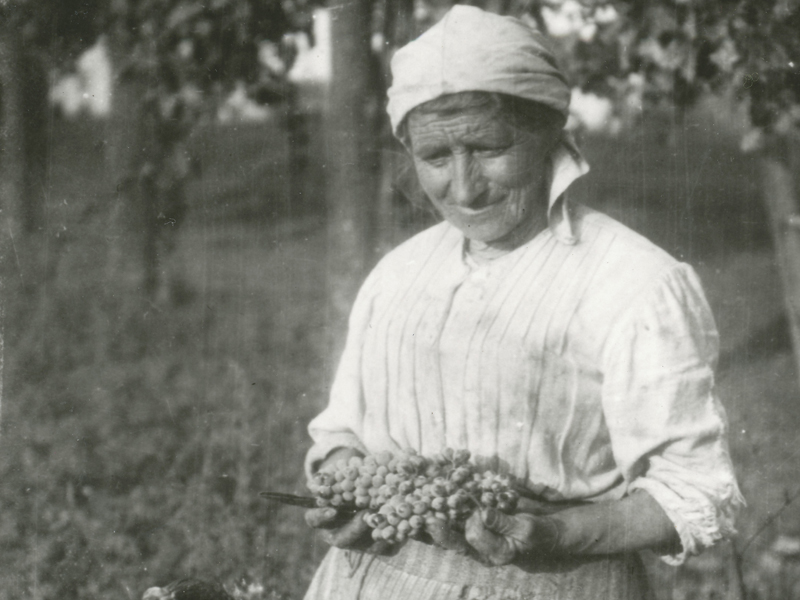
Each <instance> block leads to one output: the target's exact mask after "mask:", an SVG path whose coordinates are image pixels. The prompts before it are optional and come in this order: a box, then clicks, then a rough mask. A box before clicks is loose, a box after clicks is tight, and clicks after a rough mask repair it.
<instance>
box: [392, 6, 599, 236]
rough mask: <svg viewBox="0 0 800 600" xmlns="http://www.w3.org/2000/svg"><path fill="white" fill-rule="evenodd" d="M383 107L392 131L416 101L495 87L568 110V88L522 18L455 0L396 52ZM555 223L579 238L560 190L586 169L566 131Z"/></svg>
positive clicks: (557, 173) (556, 229) (542, 41)
mask: <svg viewBox="0 0 800 600" xmlns="http://www.w3.org/2000/svg"><path fill="white" fill-rule="evenodd" d="M391 68H392V85H391V87H390V88H389V92H388V95H389V103H388V106H387V108H386V110H387V112H388V113H389V118H390V120H391V122H392V130H393V131H394V133H395V134H397V132H398V127H399V126H400V124H401V123H402V122H403V120H404V119H405V117H406V116H407V115H408V113H409V112H411V111H412V110H413V109H414V108H416V107H417V106H419V105H421V104H424V103H425V102H428V101H430V100H435V99H436V98H438V97H439V96H443V95H446V94H456V93H458V92H475V91H482V92H496V93H501V94H508V95H510V96H517V97H520V98H524V99H526V100H531V101H533V102H538V103H540V104H544V105H545V106H548V107H550V108H552V109H555V110H556V111H558V112H560V113H561V114H562V115H564V117H565V118H566V117H567V116H568V114H569V101H570V88H569V85H568V84H567V81H566V79H565V77H564V75H563V74H562V73H561V71H560V70H559V69H558V66H557V64H556V60H555V57H554V56H553V53H552V51H551V50H550V48H549V47H548V42H547V40H546V38H545V37H544V36H543V35H542V34H541V33H539V32H538V31H536V30H534V29H532V28H531V27H529V26H528V25H526V24H525V23H523V22H522V21H520V20H519V19H515V18H513V17H504V16H500V15H496V14H493V13H488V12H485V11H483V10H481V9H479V8H476V7H474V6H463V5H456V6H454V7H453V8H451V9H450V10H449V11H448V12H447V14H446V15H445V16H444V17H443V18H442V19H441V20H440V21H439V22H438V23H437V24H436V25H434V26H433V27H431V28H430V29H429V30H428V31H426V32H425V33H423V34H422V35H421V36H420V37H418V38H417V39H416V40H414V41H412V42H410V43H409V44H407V45H405V46H404V47H402V48H400V49H399V50H398V51H397V52H396V53H395V55H394V57H392V62H391ZM551 163H552V172H551V180H550V181H551V184H550V198H549V212H548V214H549V219H550V228H551V230H552V231H553V233H554V234H555V235H556V236H557V237H558V238H559V239H560V240H562V241H563V242H565V243H574V242H575V241H576V238H575V235H574V232H573V230H572V224H571V221H570V213H569V208H568V206H567V203H566V202H565V201H562V200H563V195H564V192H565V191H566V189H567V188H568V187H569V185H570V184H571V183H572V182H573V181H574V180H575V179H577V178H578V177H580V176H581V175H583V174H585V173H587V172H588V171H589V165H588V164H587V163H586V161H585V160H584V158H583V156H581V154H580V152H579V151H578V148H577V147H576V146H575V143H574V141H573V140H572V136H571V135H569V133H568V132H566V131H565V132H564V134H563V136H562V141H561V144H560V146H558V147H557V148H556V150H555V151H554V152H553V155H552V156H551Z"/></svg>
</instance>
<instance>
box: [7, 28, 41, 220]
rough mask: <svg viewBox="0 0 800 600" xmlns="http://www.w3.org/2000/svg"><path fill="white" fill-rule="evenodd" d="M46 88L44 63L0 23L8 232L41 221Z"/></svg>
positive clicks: (9, 29) (14, 29)
mask: <svg viewBox="0 0 800 600" xmlns="http://www.w3.org/2000/svg"><path fill="white" fill-rule="evenodd" d="M47 92H48V85H47V75H46V74H45V69H44V66H43V65H42V64H41V62H40V61H39V60H38V59H37V57H36V56H34V55H32V54H27V53H26V52H25V49H24V47H23V45H22V40H21V39H20V35H19V31H18V30H17V28H16V27H14V26H13V23H7V24H5V26H0V173H2V177H1V178H0V208H2V209H3V211H4V213H5V220H6V227H7V231H6V233H10V234H11V235H13V236H20V235H24V234H29V233H34V232H37V231H40V230H41V229H42V227H43V225H44V197H45V168H46V164H47V160H46V157H47V148H48V144H47V127H46V124H47V121H48V106H47ZM8 228H10V229H8Z"/></svg>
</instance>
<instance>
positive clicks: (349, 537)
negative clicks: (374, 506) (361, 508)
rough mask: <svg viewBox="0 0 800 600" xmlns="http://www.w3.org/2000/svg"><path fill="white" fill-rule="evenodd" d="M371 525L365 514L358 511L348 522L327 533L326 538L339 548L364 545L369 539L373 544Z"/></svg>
mask: <svg viewBox="0 0 800 600" xmlns="http://www.w3.org/2000/svg"><path fill="white" fill-rule="evenodd" d="M370 532H371V529H370V526H369V525H367V524H366V523H365V522H364V519H363V514H362V513H358V514H357V515H356V516H355V517H353V518H352V519H351V520H349V521H348V522H347V523H345V524H344V525H342V526H341V527H338V528H336V529H330V530H328V531H327V532H326V533H327V535H326V539H327V541H328V543H329V544H330V545H331V546H336V547H337V548H354V547H362V546H364V545H365V543H367V541H369V544H370V545H371V543H372V539H371V537H370Z"/></svg>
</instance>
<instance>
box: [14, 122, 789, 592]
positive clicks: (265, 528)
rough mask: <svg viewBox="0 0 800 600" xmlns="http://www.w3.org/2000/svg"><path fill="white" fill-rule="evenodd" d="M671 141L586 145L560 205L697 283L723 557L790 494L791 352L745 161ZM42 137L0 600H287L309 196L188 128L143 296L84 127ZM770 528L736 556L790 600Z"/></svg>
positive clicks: (704, 587)
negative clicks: (568, 202) (639, 241)
mask: <svg viewBox="0 0 800 600" xmlns="http://www.w3.org/2000/svg"><path fill="white" fill-rule="evenodd" d="M677 133H678V135H677V136H676V139H675V141H674V143H672V144H666V143H664V141H663V139H660V138H659V137H658V131H653V128H648V127H645V128H643V129H641V130H638V131H636V132H634V133H633V134H631V135H629V136H627V137H626V138H624V139H620V140H604V139H599V138H597V139H595V138H590V139H587V140H585V144H584V145H585V147H586V152H587V155H588V156H589V158H590V161H591V162H592V164H593V166H594V172H593V175H592V176H591V177H590V178H588V179H587V180H586V181H585V182H584V183H582V184H581V187H580V188H579V189H578V194H579V195H580V196H581V197H582V198H584V199H586V200H587V201H588V202H589V203H590V204H592V205H594V206H597V207H598V208H601V209H603V210H606V211H608V212H609V213H611V214H613V215H614V216H616V217H617V218H620V219H621V220H623V221H624V222H626V223H629V224H631V225H632V226H634V227H636V228H637V229H639V230H640V231H642V232H643V233H645V234H646V235H648V236H650V237H652V238H653V239H655V240H657V241H658V242H659V243H660V244H662V245H663V246H664V247H665V248H667V249H668V250H669V251H670V252H672V253H673V254H675V255H676V256H681V257H684V258H685V259H686V260H688V261H690V262H692V263H693V264H694V265H696V267H697V269H698V271H699V273H700V275H701V277H702V279H703V281H704V283H705V285H706V288H707V291H708V295H709V300H710V302H711V304H712V306H713V308H714V310H715V314H716V316H717V318H718V322H719V327H720V331H721V334H722V339H723V347H722V359H721V363H720V368H719V372H718V374H719V387H720V393H721V395H722V397H723V399H724V402H725V404H726V407H727V409H728V412H729V416H730V420H731V448H732V453H733V457H734V460H735V461H736V464H737V468H738V470H739V473H740V478H741V482H742V487H743V490H744V492H745V495H746V497H747V499H748V501H749V508H748V510H747V512H746V513H745V514H744V515H743V518H742V521H741V526H740V529H741V537H740V539H739V540H737V545H738V547H739V548H740V549H741V548H742V547H743V546H744V542H745V541H746V540H747V539H748V538H749V537H750V536H752V535H753V534H754V533H755V532H756V531H757V530H758V528H759V527H760V525H761V524H762V523H764V522H765V520H766V519H767V518H768V517H769V516H770V515H771V514H772V513H773V512H775V511H776V510H778V509H779V508H780V507H781V506H782V505H783V502H784V499H785V498H786V496H787V495H791V494H793V493H795V492H796V491H797V489H798V485H800V484H799V483H798V481H797V468H796V464H797V451H796V450H795V448H794V441H793V440H794V436H795V432H796V430H797V428H798V426H800V405H799V404H798V402H797V398H798V393H797V392H798V390H797V377H796V373H795V363H794V361H793V358H792V356H791V353H790V349H789V346H788V337H787V335H786V325H785V322H784V321H783V320H782V314H783V312H782V301H781V296H780V289H779V278H778V274H777V269H776V266H775V263H774V257H773V254H772V251H771V246H770V243H769V236H768V231H767V229H766V219H765V217H764V215H763V212H762V211H761V204H760V202H759V200H758V198H757V192H758V189H757V182H756V181H755V180H754V178H753V177H752V167H753V165H752V163H751V162H749V160H748V159H745V158H742V157H740V156H739V155H738V153H737V152H736V151H735V149H734V148H733V147H732V145H731V143H730V140H725V139H719V138H718V136H716V135H715V134H714V133H713V132H712V131H711V130H707V129H704V128H703V127H701V126H694V125H693V124H692V123H688V124H687V125H686V126H685V127H681V128H680V129H679V130H678V131H677ZM52 139H53V142H54V150H53V156H52V161H51V165H52V166H51V179H50V185H49V187H48V192H49V202H48V224H47V230H46V231H45V232H44V233H43V234H42V235H41V236H40V237H39V238H37V239H35V240H33V241H31V242H28V243H26V242H25V241H24V240H17V248H16V250H17V251H16V254H15V255H14V256H10V255H9V256H5V257H3V259H4V262H3V269H4V270H3V275H4V288H3V293H4V296H5V338H6V353H5V358H6V369H5V374H4V377H5V389H4V391H5V394H4V397H3V401H4V402H3V423H2V428H3V429H2V437H0V482H2V484H0V514H2V519H0V564H2V565H3V567H4V568H3V569H2V570H0V599H5V598H8V599H12V598H32V599H42V600H44V599H50V598H52V599H56V598H58V599H59V600H70V599H73V598H75V599H77V598H81V599H93V598H112V597H113V598H136V599H138V598H140V597H141V594H142V592H143V591H144V590H145V589H146V588H148V587H150V586H153V585H164V584H165V583H166V582H168V581H170V580H172V579H174V578H177V577H181V576H187V575H195V576H201V577H204V578H207V579H217V580H220V581H222V582H224V583H226V584H227V585H228V586H232V585H233V584H234V583H236V582H242V581H245V582H247V581H250V582H255V583H258V584H261V585H262V586H263V591H262V592H258V591H256V592H253V593H251V594H250V595H249V596H248V597H249V598H250V600H258V598H272V599H277V598H287V599H294V598H301V597H302V594H303V591H304V589H305V587H306V585H307V582H308V581H309V579H310V577H311V575H312V573H313V570H314V568H315V566H316V564H317V563H318V562H319V561H320V560H321V557H322V555H323V554H324V551H325V548H324V547H323V545H322V544H321V543H320V542H319V541H317V540H316V539H315V538H314V537H313V536H312V535H311V533H310V532H309V531H308V529H307V528H306V527H305V525H304V524H303V522H302V514H301V512H300V511H298V510H297V509H292V508H288V507H277V506H272V505H269V504H267V503H264V502H262V501H261V500H259V499H258V496H257V493H258V491H260V490H262V489H276V490H284V491H292V490H294V491H300V490H302V473H301V469H302V458H303V454H304V452H305V450H306V449H307V447H308V444H309V441H308V439H307V436H306V433H305V426H306V424H307V422H308V420H309V419H310V418H311V417H312V416H313V415H314V414H316V413H317V412H318V411H319V410H320V409H321V408H322V407H323V406H324V404H325V397H326V393H327V388H328V385H329V380H330V373H331V371H332V369H333V367H334V365H335V360H336V357H334V356H330V355H329V352H328V351H327V342H326V340H327V339H328V328H329V327H330V326H331V323H330V322H329V321H328V320H327V319H326V315H325V302H324V290H325V285H324V281H325V257H326V240H325V235H324V229H323V226H324V216H323V215H322V210H321V208H322V204H321V201H320V189H319V188H318V187H317V188H314V187H313V186H312V187H311V188H309V189H308V190H306V196H305V199H304V200H303V201H302V202H297V201H296V197H295V198H294V200H293V196H292V193H291V190H290V189H289V188H290V186H289V182H288V181H287V179H286V177H287V169H286V164H285V144H284V137H283V134H282V132H281V130H280V129H278V128H276V127H275V126H274V125H273V124H268V125H264V126H259V127H249V128H247V129H238V130H236V129H234V128H232V127H224V128H222V127H220V128H213V129H208V130H205V131H203V132H201V133H200V134H199V135H198V136H197V138H196V139H195V140H194V148H195V150H196V151H197V152H198V153H199V155H200V158H201V163H202V165H203V168H202V175H201V176H200V178H199V179H198V180H197V181H196V182H194V183H193V184H192V186H191V188H190V194H189V199H190V205H191V209H190V213H189V217H188V220H187V222H186V223H183V224H181V225H180V227H178V228H177V229H176V230H175V231H174V237H175V248H176V249H175V251H174V252H173V253H172V254H171V255H170V256H169V259H168V261H167V262H166V263H165V272H166V274H167V275H166V278H167V279H168V281H169V282H170V286H169V290H168V293H165V294H164V295H163V296H162V297H161V298H160V299H159V300H158V301H157V302H155V303H153V304H147V303H142V302H139V301H137V299H136V298H135V297H130V295H126V294H125V290H127V289H128V288H127V287H126V282H125V280H124V278H125V274H124V273H122V272H110V271H109V270H108V269H107V268H106V265H107V255H108V248H109V243H110V241H109V240H108V239H106V228H105V224H106V223H107V219H108V208H109V204H110V202H111V200H112V198H113V195H112V194H111V193H110V190H111V188H110V184H109V182H107V181H105V180H104V179H103V177H102V173H103V171H102V169H101V168H100V165H101V163H100V161H101V158H102V156H101V152H100V149H101V147H102V145H101V144H98V141H99V140H101V139H102V131H101V130H100V129H99V128H98V127H97V126H96V125H93V124H91V123H86V122H76V123H56V124H55V125H54V129H53V131H52ZM37 282H38V283H39V285H35V283H37ZM167 299H169V301H167ZM780 535H784V536H798V535H800V506H798V505H796V504H795V505H792V506H790V507H789V508H788V509H787V510H785V511H784V512H783V513H782V515H781V517H780V518H779V519H777V520H776V521H775V522H774V523H773V524H772V525H770V526H769V527H768V528H767V530H765V531H764V532H763V533H762V534H761V535H760V536H759V537H758V538H757V539H756V540H755V541H754V542H753V544H752V545H751V546H750V547H749V548H748V550H747V553H746V554H745V555H744V567H745V575H746V579H747V583H748V586H749V589H750V590H751V594H752V598H758V599H759V600H760V599H764V600H776V599H777V598H793V597H800V594H799V593H798V591H797V590H794V589H793V588H792V586H794V585H795V582H796V581H798V580H800V576H798V575H797V573H796V569H795V567H796V565H794V563H793V562H792V561H793V560H794V559H793V558H792V557H791V556H788V557H785V556H783V555H780V554H779V553H776V552H774V551H773V546H772V544H773V542H774V541H775V540H776V539H777V538H778V537H779V536H780ZM730 555H731V549H730V546H729V545H722V546H720V547H719V548H717V549H715V550H713V551H711V552H708V553H706V554H704V555H702V556H701V557H698V558H697V559H694V560H693V561H690V563H689V564H687V565H686V566H685V567H682V568H681V569H678V570H675V569H671V568H666V567H663V566H661V565H659V564H658V562H657V561H654V560H651V561H650V563H651V574H652V577H653V580H654V582H655V585H656V587H657V591H658V595H659V598H663V599H666V598H675V599H678V598H683V599H690V598H691V599H710V598H715V597H724V596H720V595H719V594H720V593H721V590H724V589H725V586H726V585H727V582H728V581H729V580H730V565H731V558H730ZM776 569H777V570H776ZM793 569H795V570H793ZM775 573H778V574H779V576H775ZM775 581H780V582H783V583H780V585H778V584H775ZM243 585H244V584H243ZM770 586H772V587H770ZM773 588H774V589H773ZM714 594H718V595H716V596H715V595H714ZM792 594H794V595H792Z"/></svg>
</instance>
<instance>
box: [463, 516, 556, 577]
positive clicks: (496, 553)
mask: <svg viewBox="0 0 800 600" xmlns="http://www.w3.org/2000/svg"><path fill="white" fill-rule="evenodd" d="M465 531H466V540H467V542H469V544H470V545H471V546H472V547H473V548H474V549H475V551H476V552H477V553H478V554H479V555H480V556H481V557H482V558H483V559H484V560H485V561H486V562H488V563H489V564H491V565H494V566H500V565H507V564H509V563H510V562H512V561H513V560H514V559H515V558H517V557H518V556H520V555H522V554H530V553H535V552H542V553H550V552H552V551H553V550H554V549H555V548H556V546H557V545H558V538H559V532H558V525H557V524H556V522H555V521H554V520H553V519H551V518H549V517H546V516H538V515H534V514H530V513H528V512H524V513H517V514H515V515H507V514H505V513H502V512H500V511H499V510H497V509H494V508H485V509H483V510H480V511H475V512H474V513H473V514H472V515H471V516H470V518H469V519H468V520H467V525H466V530H465Z"/></svg>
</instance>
